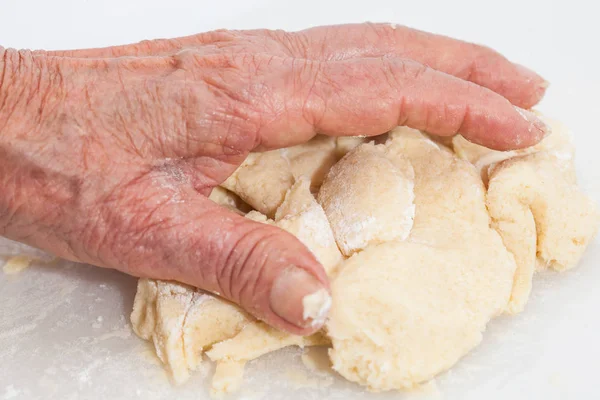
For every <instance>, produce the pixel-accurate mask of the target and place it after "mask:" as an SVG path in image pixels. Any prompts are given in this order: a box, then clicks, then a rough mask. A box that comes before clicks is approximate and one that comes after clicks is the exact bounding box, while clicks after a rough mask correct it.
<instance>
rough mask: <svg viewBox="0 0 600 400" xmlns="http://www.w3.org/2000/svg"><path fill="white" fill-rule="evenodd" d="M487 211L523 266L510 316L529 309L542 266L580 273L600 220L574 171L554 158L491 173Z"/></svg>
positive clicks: (534, 157)
mask: <svg viewBox="0 0 600 400" xmlns="http://www.w3.org/2000/svg"><path fill="white" fill-rule="evenodd" d="M487 205H488V209H489V212H490V215H491V217H492V220H493V226H494V227H495V228H496V229H497V230H498V232H499V233H500V234H501V235H502V239H503V240H504V244H505V245H506V248H507V249H508V250H509V251H510V252H512V253H513V254H514V256H515V259H516V261H517V273H516V275H515V279H514V286H513V291H512V296H511V299H510V303H509V310H510V311H511V312H513V313H516V312H520V311H522V310H523V309H524V307H525V304H526V303H527V299H528V298H529V293H530V291H531V286H532V278H533V273H534V271H535V267H536V258H537V260H538V261H539V262H538V263H537V264H538V265H540V266H542V267H544V266H548V267H550V268H553V269H555V270H558V271H564V270H566V269H570V268H573V267H575V265H577V263H578V262H579V260H580V258H581V256H582V255H583V252H584V251H585V249H586V247H587V245H588V243H589V241H590V239H591V238H592V236H593V234H594V233H595V231H596V229H597V227H598V222H599V220H600V216H599V214H598V211H597V209H596V208H595V206H594V204H593V203H592V201H591V200H590V199H589V198H587V197H586V196H585V195H584V194H583V193H581V192H580V191H579V189H578V188H577V185H576V184H575V182H574V180H573V176H572V175H571V171H570V170H566V171H565V170H563V169H561V168H558V167H557V162H556V157H555V155H553V154H552V153H546V152H538V153H534V154H530V155H527V156H524V157H518V158H513V159H511V160H508V161H505V162H503V163H501V164H499V165H498V166H496V167H495V168H493V169H492V170H491V171H490V183H489V189H488V196H487Z"/></svg>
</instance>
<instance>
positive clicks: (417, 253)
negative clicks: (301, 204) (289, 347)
mask: <svg viewBox="0 0 600 400" xmlns="http://www.w3.org/2000/svg"><path fill="white" fill-rule="evenodd" d="M390 138H391V139H390V141H389V142H388V146H389V148H390V149H395V150H396V151H397V152H399V153H401V154H403V155H404V156H405V157H406V158H408V159H409V160H410V162H411V163H412V165H413V167H414V172H415V188H414V191H415V204H416V216H415V221H414V227H413V230H412V233H411V235H410V236H409V238H408V240H407V241H406V242H402V241H399V240H394V241H389V242H387V243H385V244H381V245H377V246H369V247H368V248H367V249H366V250H364V251H363V252H361V253H359V254H357V255H355V256H353V257H351V258H350V259H349V260H348V261H346V262H345V263H344V264H343V265H342V268H341V272H340V274H339V275H338V277H337V278H336V279H335V281H334V282H333V287H332V294H333V306H332V309H331V313H330V320H329V323H328V324H327V329H328V335H329V337H330V338H331V340H332V344H333V349H332V350H331V352H330V356H331V359H332V362H333V368H334V369H335V370H336V371H338V372H339V373H340V374H341V375H343V376H344V377H345V378H347V379H349V380H352V381H355V382H358V383H360V384H362V385H366V386H368V387H369V388H371V389H373V390H389V389H397V388H410V387H413V386H415V385H417V384H419V383H421V382H424V381H426V380H428V379H431V378H433V377H434V376H435V375H436V374H438V373H440V372H442V371H444V370H445V369H447V368H449V367H450V366H452V365H453V364H454V363H456V361H457V360H458V359H459V358H460V357H462V356H463V355H464V354H466V353H467V352H468V351H469V350H471V349H472V348H473V347H475V346H476V345H477V344H478V343H479V342H480V341H481V334H482V332H483V331H484V330H485V325H486V323H487V322H488V321H489V320H490V319H491V318H492V317H494V316H496V315H498V314H500V313H501V312H503V311H504V309H505V306H506V304H507V302H508V299H509V296H510V291H511V288H512V280H513V275H514V271H515V268H516V266H515V262H514V259H513V257H512V255H511V254H510V253H509V252H508V251H507V250H506V249H505V248H504V246H503V244H502V240H501V239H500V237H499V235H498V234H497V233H496V232H495V231H494V230H492V229H491V228H490V227H489V223H490V221H489V216H488V214H487V211H486V207H485V192H484V188H483V185H482V183H481V180H480V179H479V177H478V175H477V174H476V172H475V171H474V169H473V168H472V167H471V166H470V165H469V164H467V163H466V162H463V161H460V160H457V159H456V158H455V157H454V156H452V155H451V154H449V153H448V152H446V151H444V150H441V149H439V148H438V147H437V146H432V145H431V143H430V141H429V139H427V138H426V137H424V136H423V135H421V134H420V133H419V132H417V131H413V130H408V129H405V128H404V129H398V130H395V131H393V132H392V133H391V134H390ZM351 189H352V188H348V190H351Z"/></svg>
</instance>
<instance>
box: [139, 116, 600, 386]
mask: <svg viewBox="0 0 600 400" xmlns="http://www.w3.org/2000/svg"><path fill="white" fill-rule="evenodd" d="M544 118H545V117H544ZM547 121H548V122H550V124H551V126H552V131H553V133H552V134H551V135H550V136H548V137H547V138H545V139H544V140H543V141H542V142H541V143H539V144H538V145H536V146H533V147H531V148H529V149H524V150H520V151H513V152H497V151H493V150H489V149H486V148H484V147H481V146H478V145H475V144H472V143H470V142H468V141H466V140H465V139H464V138H462V137H460V136H457V137H455V138H453V139H451V140H448V139H444V138H436V137H434V136H428V135H427V134H424V133H421V132H419V131H416V130H413V129H408V128H403V127H400V128H396V129H394V130H392V131H391V132H389V133H388V134H387V135H383V136H381V137H379V138H377V139H376V140H372V139H368V138H364V137H351V138H337V139H333V138H327V137H323V136H317V137H315V138H314V139H313V140H311V141H309V142H308V143H305V144H303V145H299V146H295V147H291V148H288V149H281V150H274V151H269V152H264V153H255V154H250V155H249V157H248V158H247V160H246V161H245V162H244V163H243V164H242V165H241V166H240V167H239V168H238V170H236V172H235V173H234V174H233V175H232V176H231V177H230V178H229V179H228V180H227V181H226V182H225V183H224V184H223V188H219V189H215V191H213V194H211V198H212V199H213V200H214V201H215V202H217V203H219V204H222V205H225V206H227V207H229V208H230V209H232V210H235V211H236V212H239V213H243V214H245V215H246V217H247V218H250V219H253V220H255V221H258V222H261V223H267V224H272V225H275V226H278V227H280V228H282V229H285V230H286V231H288V232H290V233H292V234H294V235H295V236H296V237H298V238H299V240H301V241H302V242H303V243H304V244H305V245H306V246H307V248H308V249H309V250H311V251H312V252H313V253H314V254H315V256H316V258H317V259H318V260H319V261H320V262H321V263H322V264H323V266H324V268H325V270H326V271H327V274H328V276H329V277H330V280H331V282H332V302H333V304H332V309H331V313H330V316H329V320H328V321H327V323H326V326H325V329H324V330H323V331H321V332H319V333H318V334H316V335H313V336H311V337H306V338H303V337H299V336H294V335H289V334H286V333H283V332H280V331H277V330H276V329H273V328H271V327H269V326H267V325H265V324H264V323H263V322H260V321H256V320H255V319H254V318H252V317H251V316H249V315H247V314H246V313H245V312H243V311H242V310H240V309H239V308H238V307H237V306H235V305H233V304H231V303H228V302H226V301H224V300H222V299H220V298H218V297H216V296H214V295H212V294H209V293H205V292H203V291H201V290H198V289H195V288H191V287H188V286H186V285H182V284H178V283H175V282H161V281H152V280H146V279H142V280H140V282H139V286H138V293H137V296H136V300H135V305H134V311H133V313H132V323H133V325H134V330H135V332H136V333H137V334H138V335H139V336H140V337H142V338H144V339H147V340H150V341H152V343H153V344H154V346H155V349H156V352H157V354H158V356H159V358H160V359H161V360H162V361H163V363H164V364H165V366H166V367H167V369H168V370H170V372H171V374H172V376H173V380H174V381H175V382H176V383H181V382H183V381H185V380H186V379H188V378H189V376H190V372H191V371H193V370H194V369H197V368H198V366H199V365H200V363H201V362H203V361H202V360H203V358H202V357H203V354H206V355H207V356H208V358H209V359H211V360H213V361H214V362H216V372H215V375H214V377H213V382H212V391H213V393H215V394H217V393H224V392H230V391H234V390H236V389H237V388H239V386H240V384H241V382H242V377H243V372H244V367H245V364H246V363H247V361H249V360H251V359H253V358H256V357H259V356H261V355H263V354H266V353H268V352H271V351H275V350H277V349H280V348H282V347H287V346H300V347H303V346H312V345H323V346H329V347H330V349H329V359H330V361H331V364H332V366H333V368H334V369H335V370H336V371H337V372H338V373H340V374H341V375H342V376H343V377H345V378H347V379H349V380H351V381H354V382H357V383H359V384H361V385H364V386H367V387H368V388H370V389H371V390H375V391H381V390H393V389H404V388H412V387H414V386H416V385H419V384H421V383H423V382H426V381H428V380H430V379H432V378H433V377H435V376H436V375H437V374H439V373H440V372H442V371H444V370H447V369H448V368H450V367H452V365H454V364H455V363H456V362H457V361H458V360H459V359H460V358H461V357H463V356H464V355H465V354H466V353H468V352H469V351H470V350H471V349H472V348H474V347H475V346H477V344H478V343H479V342H480V341H481V338H482V334H483V332H484V330H485V327H486V324H487V323H488V321H489V320H490V319H492V318H493V317H495V316H497V315H499V314H501V313H509V314H512V313H516V312H519V311H521V310H523V308H524V306H525V304H526V302H527V299H528V296H529V292H530V290H531V286H532V279H533V278H534V273H535V270H536V268H546V267H548V268H552V269H554V270H558V271H562V270H566V269H569V268H572V267H574V266H575V265H576V264H577V263H578V262H579V259H580V258H581V256H582V254H583V252H584V250H585V248H586V246H587V245H588V244H589V242H590V240H591V238H592V237H593V235H594V234H595V232H596V230H597V228H598V224H599V222H600V216H599V214H598V211H597V208H596V205H595V204H594V203H593V202H592V201H590V200H589V199H588V198H587V197H586V196H585V195H583V194H582V193H581V192H580V191H579V189H578V187H577V184H576V179H575V172H574V165H573V156H574V150H573V145H572V141H571V134H570V133H569V131H568V129H566V128H565V127H564V126H563V125H561V124H559V123H558V122H556V121H551V120H548V119H547ZM315 197H316V198H315ZM248 207H251V208H252V209H253V210H248Z"/></svg>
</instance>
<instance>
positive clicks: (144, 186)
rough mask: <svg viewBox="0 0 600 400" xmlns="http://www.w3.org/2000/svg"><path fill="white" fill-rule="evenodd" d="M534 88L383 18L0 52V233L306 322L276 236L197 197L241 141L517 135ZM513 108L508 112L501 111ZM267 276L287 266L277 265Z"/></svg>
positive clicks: (232, 159) (293, 260) (306, 283)
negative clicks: (400, 129)
mask: <svg viewBox="0 0 600 400" xmlns="http://www.w3.org/2000/svg"><path fill="white" fill-rule="evenodd" d="M546 86H547V83H546V82H545V81H544V80H543V79H542V78H541V77H539V76H538V75H536V74H535V73H533V72H532V71H530V70H528V69H526V68H524V67H522V66H519V65H516V64H513V63H511V62H509V61H508V60H506V59H505V58H504V57H502V56H501V55H499V54H498V53H496V52H494V51H492V50H490V49H487V48H485V47H481V46H477V45H473V44H469V43H464V42H460V41H457V40H453V39H449V38H446V37H442V36H437V35H432V34H428V33H424V32H420V31H416V30H412V29H409V28H405V27H400V26H398V27H396V26H393V25H389V24H377V25H375V24H360V25H345V26H333V27H319V28H314V29H309V30H306V31H302V32H295V33H287V32H283V31H267V30H259V31H215V32H209V33H203V34H199V35H195V36H190V37H185V38H180V39H172V40H156V41H147V42H142V43H139V44H133V45H127V46H120V47H112V48H106V49H94V50H77V51H61V52H29V51H15V50H4V49H2V48H0V235H3V236H6V237H8V238H11V239H14V240H18V241H21V242H24V243H27V244H30V245H33V246H36V247H39V248H42V249H44V250H47V251H50V252H52V253H54V254H56V255H58V256H60V257H63V258H66V259H70V260H75V261H81V262H86V263H91V264H95V265H98V266H102V267H108V268H115V269H118V270H120V271H124V272H126V273H128V274H132V275H136V276H144V277H152V278H157V279H168V280H177V281H180V282H184V283H188V284H190V285H194V286H197V287H200V288H202V289H205V290H208V291H211V292H214V293H219V294H220V295H221V296H223V297H225V298H227V299H229V300H231V301H234V302H236V303H238V304H240V305H241V306H242V307H244V308H245V309H247V310H248V311H250V312H251V313H252V314H254V315H255V316H256V317H258V318H260V319H262V320H265V321H266V322H268V323H270V324H271V325H273V326H275V327H278V328H280V329H284V330H287V331H289V332H292V333H296V334H308V333H311V332H313V331H315V329H317V328H319V327H318V326H311V321H310V320H305V319H304V317H303V309H302V299H303V298H304V296H306V295H309V294H312V293H314V292H316V291H318V290H319V289H321V288H325V289H327V290H328V288H329V284H328V281H327V277H326V275H325V273H324V271H323V269H322V267H321V266H320V265H319V263H318V262H317V261H316V260H315V257H314V256H313V255H312V254H311V253H310V252H309V251H308V250H307V249H306V248H305V247H304V246H303V245H302V244H301V243H300V242H299V241H298V240H296V239H295V238H294V237H293V236H291V235H290V234H288V233H286V232H283V231H281V230H279V229H278V228H275V227H272V226H269V225H265V224H259V223H256V222H253V221H250V220H247V219H245V218H243V217H240V216H238V215H236V214H234V213H232V212H229V211H227V210H225V209H224V208H221V207H219V206H217V205H216V204H214V203H213V202H211V201H210V200H208V199H207V196H208V195H209V194H210V192H211V190H212V188H213V187H215V186H216V185H219V184H220V183H221V182H223V181H224V180H225V179H226V178H227V177H228V176H229V175H230V174H231V173H232V172H233V171H234V170H235V169H236V167H237V166H238V165H239V164H240V163H241V162H242V161H243V160H244V158H245V157H246V155H247V154H248V153H249V152H250V151H253V150H258V149H274V148H279V147H284V146H291V145H295V144H298V143H301V142H304V141H307V140H308V139H310V138H311V137H313V136H314V135H315V134H316V133H322V134H327V135H359V134H364V135H377V134H381V133H384V132H386V131H387V130H389V129H391V128H393V127H394V126H396V125H408V126H410V127H413V128H418V129H422V130H426V131H428V132H430V133H433V134H437V135H444V136H447V135H454V134H456V133H457V132H460V133H462V134H463V135H464V136H465V137H466V138H468V139H469V140H471V141H473V142H476V143H480V144H483V145H486V146H488V147H492V148H496V149H512V148H520V147H526V146H530V145H533V144H535V143H537V142H538V141H539V140H540V139H541V138H542V137H543V136H544V134H545V133H546V129H547V128H546V127H545V125H544V124H543V123H542V122H541V121H539V120H538V119H537V118H536V117H535V116H534V115H533V114H531V113H529V112H527V111H524V110H523V108H529V107H531V106H533V105H535V104H536V103H537V102H538V101H539V100H540V99H541V97H542V96H543V94H544V91H545V88H546ZM516 106H518V107H520V108H518V107H516ZM283 271H286V272H285V273H283Z"/></svg>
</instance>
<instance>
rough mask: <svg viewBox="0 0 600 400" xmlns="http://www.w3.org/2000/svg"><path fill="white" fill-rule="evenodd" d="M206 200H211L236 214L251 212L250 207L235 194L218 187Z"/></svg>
mask: <svg viewBox="0 0 600 400" xmlns="http://www.w3.org/2000/svg"><path fill="white" fill-rule="evenodd" d="M208 198H209V200H212V201H214V202H215V203H217V204H219V205H221V206H223V207H226V208H228V209H230V210H231V211H234V212H235V213H237V214H241V215H244V214H246V213H247V212H250V211H252V207H250V206H249V205H248V204H247V203H246V202H244V200H242V199H241V198H240V197H239V196H238V195H237V194H235V193H233V192H230V191H229V190H227V189H225V188H222V187H220V186H217V187H215V188H214V189H213V190H212V192H211V193H210V196H208Z"/></svg>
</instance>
